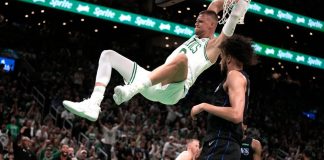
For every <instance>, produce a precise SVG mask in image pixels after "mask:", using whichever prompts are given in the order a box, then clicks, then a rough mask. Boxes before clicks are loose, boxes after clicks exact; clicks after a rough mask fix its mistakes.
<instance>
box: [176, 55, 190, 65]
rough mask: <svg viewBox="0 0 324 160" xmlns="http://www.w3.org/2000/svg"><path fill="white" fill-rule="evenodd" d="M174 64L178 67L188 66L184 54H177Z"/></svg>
mask: <svg viewBox="0 0 324 160" xmlns="http://www.w3.org/2000/svg"><path fill="white" fill-rule="evenodd" d="M175 63H176V65H177V66H178V67H186V66H187V65H188V58H187V56H186V55H185V54H179V55H178V56H177V58H176V61H175Z"/></svg>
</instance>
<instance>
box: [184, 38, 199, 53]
mask: <svg viewBox="0 0 324 160" xmlns="http://www.w3.org/2000/svg"><path fill="white" fill-rule="evenodd" d="M186 46H187V47H188V48H189V49H190V51H191V52H192V53H196V52H197V50H198V48H199V47H201V44H200V43H199V41H197V40H196V38H193V39H192V40H191V41H189V42H188V44H186Z"/></svg>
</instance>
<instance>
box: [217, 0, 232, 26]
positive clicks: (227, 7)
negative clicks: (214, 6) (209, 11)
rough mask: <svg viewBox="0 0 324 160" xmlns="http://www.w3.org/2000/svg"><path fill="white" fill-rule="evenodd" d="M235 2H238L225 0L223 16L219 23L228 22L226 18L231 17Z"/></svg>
mask: <svg viewBox="0 0 324 160" xmlns="http://www.w3.org/2000/svg"><path fill="white" fill-rule="evenodd" d="M235 4H236V0H224V4H223V16H222V18H221V19H220V20H219V21H218V23H219V24H225V23H226V20H227V18H228V17H229V15H230V13H231V12H232V9H233V7H234V5H235Z"/></svg>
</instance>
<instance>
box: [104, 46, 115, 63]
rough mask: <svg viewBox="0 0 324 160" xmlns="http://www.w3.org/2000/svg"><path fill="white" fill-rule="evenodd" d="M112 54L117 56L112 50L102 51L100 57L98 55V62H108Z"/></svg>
mask: <svg viewBox="0 0 324 160" xmlns="http://www.w3.org/2000/svg"><path fill="white" fill-rule="evenodd" d="M112 54H117V52H116V51H114V50H110V49H108V50H103V51H102V52H101V55H100V61H108V60H109V59H110V58H109V57H110V56H111V55H112Z"/></svg>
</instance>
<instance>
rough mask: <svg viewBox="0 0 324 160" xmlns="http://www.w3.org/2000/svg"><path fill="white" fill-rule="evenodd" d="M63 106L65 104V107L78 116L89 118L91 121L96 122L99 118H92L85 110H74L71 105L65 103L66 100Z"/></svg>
mask: <svg viewBox="0 0 324 160" xmlns="http://www.w3.org/2000/svg"><path fill="white" fill-rule="evenodd" d="M63 106H64V107H65V109H67V110H68V111H69V112H71V113H73V114H75V115H77V116H79V117H82V118H85V119H88V120H89V121H92V122H94V121H96V120H97V118H92V117H90V116H88V115H86V114H84V113H83V112H78V111H76V110H74V109H73V108H71V107H69V105H67V104H64V102H63Z"/></svg>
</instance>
